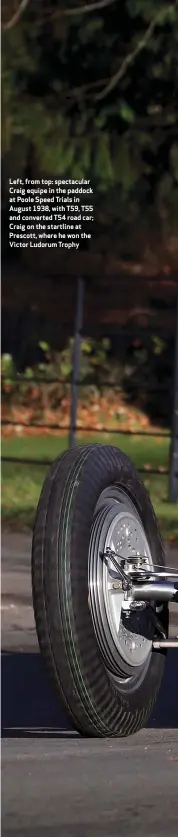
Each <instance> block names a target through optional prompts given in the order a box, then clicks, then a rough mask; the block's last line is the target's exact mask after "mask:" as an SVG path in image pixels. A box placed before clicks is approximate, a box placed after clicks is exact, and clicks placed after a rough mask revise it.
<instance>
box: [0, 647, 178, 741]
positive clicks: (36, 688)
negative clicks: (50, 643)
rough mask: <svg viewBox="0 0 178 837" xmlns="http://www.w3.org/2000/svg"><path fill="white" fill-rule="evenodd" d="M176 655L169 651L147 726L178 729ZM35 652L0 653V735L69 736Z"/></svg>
mask: <svg viewBox="0 0 178 837" xmlns="http://www.w3.org/2000/svg"><path fill="white" fill-rule="evenodd" d="M177 683H178V654H177V651H169V653H168V656H167V662H166V670H165V676H164V680H163V683H162V687H161V690H160V693H159V696H158V700H157V704H156V706H155V709H154V712H153V714H152V717H151V718H150V721H149V724H148V726H149V727H150V728H152V729H153V728H155V729H158V728H161V727H162V728H163V729H166V728H167V729H174V728H178V700H177ZM73 735H74V731H73V730H72V727H71V726H70V723H69V721H68V718H66V716H65V714H64V712H63V710H62V709H61V706H60V704H59V701H58V699H57V697H56V695H55V693H54V692H53V688H52V685H51V683H50V681H49V680H48V677H47V674H46V670H45V668H44V664H43V661H42V658H41V655H40V654H38V653H30V652H28V653H25V652H24V653H23V652H20V653H18V652H4V653H2V737H5V738H7V737H12V736H15V737H17V736H21V737H25V738H27V737H28V736H29V737H33V736H35V737H38V736H39V737H45V738H46V737H50V738H52V737H53V736H55V738H56V737H58V736H59V737H71V736H72V737H73Z"/></svg>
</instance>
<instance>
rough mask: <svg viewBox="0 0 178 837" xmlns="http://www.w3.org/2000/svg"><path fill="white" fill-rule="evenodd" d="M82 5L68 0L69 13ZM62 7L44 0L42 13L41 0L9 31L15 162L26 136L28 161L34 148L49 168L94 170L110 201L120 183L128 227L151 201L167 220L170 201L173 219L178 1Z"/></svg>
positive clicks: (6, 66) (8, 126) (6, 53)
mask: <svg viewBox="0 0 178 837" xmlns="http://www.w3.org/2000/svg"><path fill="white" fill-rule="evenodd" d="M76 4H77V2H76ZM10 7H11V4H9V8H10ZM64 7H65V4H64ZM73 7H74V4H73V0H68V2H67V9H70V8H71V9H72V8H73ZM57 9H58V3H57V0H52V1H51V3H50V8H49V9H47V8H46V3H45V2H44V0H42V3H40V10H39V4H38V3H37V2H36V0H31V2H30V4H28V6H27V9H26V12H24V14H23V15H22V16H21V18H20V20H19V22H18V24H17V25H16V26H15V27H12V29H9V30H8V31H5V32H4V33H3V38H2V143H3V155H4V158H5V160H6V168H7V155H8V161H9V165H10V161H11V160H12V159H13V158H14V154H15V148H16V142H17V138H18V141H19V143H20V146H21V158H22V159H23V160H24V163H23V165H24V166H25V163H26V158H27V154H28V147H29V144H31V145H32V147H33V165H34V167H35V169H36V170H37V169H38V170H39V172H40V171H43V172H46V173H49V172H50V174H54V175H56V174H61V175H62V174H64V175H66V176H67V175H68V174H69V175H70V176H71V175H72V176H73V177H74V178H75V177H76V178H78V177H82V176H85V175H86V176H89V177H91V178H92V179H93V181H94V186H95V188H96V189H97V193H98V195H99V192H100V191H101V193H102V197H101V201H102V200H103V193H104V191H105V192H106V194H107V198H108V201H109V194H110V192H111V195H112V190H113V188H114V186H115V185H116V188H117V205H118V207H119V209H118V215H117V219H118V224H119V223H120V215H121V216H122V219H123V221H124V223H125V224H126V226H127V225H128V219H129V213H130V218H131V223H132V218H133V213H134V216H138V217H139V218H140V219H141V220H142V217H143V215H145V213H146V214H147V215H149V212H150V208H151V207H152V208H153V207H154V210H155V212H156V213H157V216H158V219H161V220H162V207H163V214H164V217H166V218H167V219H169V222H170V225H171V224H172V216H173V215H174V213H175V207H176V202H177V200H178V185H177V184H178V150H177V149H178V106H177V101H178V99H177V89H178V62H177V51H178V4H177V3H176V2H175V3H174V4H173V3H171V0H170V2H168V0H156V3H155V0H120V2H117V3H113V5H111V6H109V7H108V8H107V7H105V8H103V9H101V10H100V11H99V12H97V10H95V11H93V12H92V13H88V15H86V14H85V15H82V13H81V15H80V16H79V15H76V16H75V15H72V16H71V17H70V16H69V15H67V16H66V15H63V16H57ZM9 15H10V13H9ZM7 18H8V14H7V8H6V20H7ZM155 19H156V21H157V24H156V26H155V27H154V28H153V30H152V32H151V34H150V36H149V38H148V39H147V41H145V46H144V48H142V50H141V51H140V52H138V54H137V55H135V57H134V54H135V50H136V49H137V48H138V46H139V44H140V41H142V39H143V38H144V37H145V33H146V31H147V28H148V26H149V25H150V23H151V22H152V21H154V20H155ZM131 55H133V60H131V62H130V63H128V64H126V66H125V71H124V72H123V75H122V77H121V78H120V79H119V80H118V82H117V81H116V83H115V85H114V87H113V89H112V91H111V92H109V93H108V94H107V85H108V83H109V81H110V79H111V78H112V77H114V76H115V74H117V72H118V71H119V70H120V69H121V67H122V65H124V62H125V59H126V58H127V57H128V56H131ZM100 93H103V98H102V99H101V101H100V99H98V98H97V97H98V94H100ZM165 178H168V179H169V188H168V189H167V187H165V183H166V182H167V183H168V179H167V180H165ZM172 194H173V199H172ZM98 200H99V198H98ZM111 203H112V197H111ZM137 208H138V211H137ZM119 213H120V215H119ZM106 215H107V213H106ZM164 235H165V230H164Z"/></svg>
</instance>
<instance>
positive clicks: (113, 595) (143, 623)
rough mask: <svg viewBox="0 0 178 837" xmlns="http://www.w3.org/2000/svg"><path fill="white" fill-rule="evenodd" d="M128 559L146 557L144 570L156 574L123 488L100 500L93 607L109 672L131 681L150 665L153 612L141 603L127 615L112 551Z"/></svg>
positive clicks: (93, 544) (92, 564) (92, 558)
mask: <svg viewBox="0 0 178 837" xmlns="http://www.w3.org/2000/svg"><path fill="white" fill-rule="evenodd" d="M108 548H109V549H111V550H112V551H113V552H115V553H116V554H117V556H118V561H119V563H120V564H121V565H122V566H123V564H124V561H123V559H125V561H126V559H129V557H130V558H131V559H133V558H134V556H135V557H139V555H141V556H144V559H145V561H144V568H145V566H146V567H147V568H149V569H153V562H152V558H151V552H150V548H149V545H148V541H147V538H146V535H145V532H144V529H143V526H142V523H141V520H140V517H139V515H138V512H137V509H136V508H135V506H134V504H133V503H132V501H131V500H130V498H129V497H128V496H127V494H126V492H123V491H121V490H120V489H119V488H117V487H116V486H115V487H111V488H110V489H109V488H108V489H107V491H105V492H103V495H102V496H101V498H100V501H99V503H98V506H97V508H96V513H95V516H94V523H93V527H92V532H91V539H90V548H89V601H90V608H91V614H92V619H93V624H94V629H95V633H96V636H97V640H98V644H99V647H100V650H101V653H102V656H103V657H104V662H105V665H106V667H107V669H108V671H109V672H110V673H111V674H112V675H115V677H117V678H119V677H120V678H122V679H123V678H128V677H129V676H133V674H135V673H136V671H137V672H138V670H139V669H140V668H142V667H143V665H145V664H146V661H147V660H148V659H149V656H150V653H151V648H152V631H153V627H151V620H150V624H149V608H148V607H147V606H146V605H145V603H144V602H143V603H141V604H140V603H139V605H138V606H137V605H136V606H135V608H134V609H133V610H132V611H131V612H127V610H125V609H124V591H123V586H122V582H120V581H118V573H117V572H116V569H115V567H114V565H113V562H112V557H109V558H108V560H106V557H105V558H104V559H103V554H104V555H105V556H106V551H107V549H108Z"/></svg>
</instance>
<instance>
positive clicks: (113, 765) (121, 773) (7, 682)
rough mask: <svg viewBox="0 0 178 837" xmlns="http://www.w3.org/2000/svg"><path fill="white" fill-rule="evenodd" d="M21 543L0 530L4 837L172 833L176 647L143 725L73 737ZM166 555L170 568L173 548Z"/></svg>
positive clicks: (175, 830) (176, 777)
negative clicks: (50, 673) (123, 735)
mask: <svg viewBox="0 0 178 837" xmlns="http://www.w3.org/2000/svg"><path fill="white" fill-rule="evenodd" d="M30 547H31V540H30V537H29V535H28V534H23V535H14V534H13V533H7V532H4V533H3V534H2V605H1V606H2V727H3V732H2V735H3V741H2V835H3V837H13V835H14V837H15V836H16V837H32V835H33V837H116V835H118V837H125V835H126V834H128V831H130V833H131V837H143V835H144V837H148V835H149V837H150V835H151V837H157V835H160V837H167V835H168V833H169V837H177V834H178V792H177V788H178V689H177V684H178V652H177V650H175V651H169V653H168V656H167V663H166V671H165V677H164V682H163V684H162V688H161V691H160V694H159V697H158V701H157V706H156V707H155V710H154V712H153V716H152V718H151V719H150V722H149V726H148V729H146V730H143V731H141V732H140V733H139V734H137V735H135V736H133V737H131V738H129V739H124V740H117V739H116V740H112V739H110V740H104V741H100V740H99V739H97V740H93V741H90V740H88V739H81V738H80V737H79V736H78V735H77V733H76V732H75V731H74V730H72V729H71V728H70V725H69V723H68V719H67V718H66V717H65V715H64V713H63V711H62V709H61V707H60V706H59V703H58V701H57V699H56V695H54V694H53V692H52V689H51V684H50V683H49V682H48V679H47V677H46V671H45V670H44V667H43V663H42V660H41V656H40V654H39V652H38V646H37V640H36V634H35V628H34V621H33V611H32V603H31V583H30ZM167 562H169V564H170V565H171V566H176V565H177V566H178V549H175V550H172V549H171V550H170V552H169V553H167ZM171 634H174V635H175V634H178V620H177V616H176V610H175V609H172V612H171Z"/></svg>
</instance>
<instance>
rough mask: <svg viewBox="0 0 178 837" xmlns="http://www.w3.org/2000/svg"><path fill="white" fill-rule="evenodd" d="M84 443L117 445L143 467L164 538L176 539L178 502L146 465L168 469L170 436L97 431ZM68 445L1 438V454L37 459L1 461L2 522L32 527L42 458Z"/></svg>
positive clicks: (59, 440) (42, 438) (64, 440)
mask: <svg viewBox="0 0 178 837" xmlns="http://www.w3.org/2000/svg"><path fill="white" fill-rule="evenodd" d="M78 441H80V442H82V441H84V442H85V443H86V442H87V441H89V442H94V441H95V442H96V441H97V442H103V443H104V444H114V445H116V446H117V447H120V448H121V449H122V450H123V451H124V452H125V453H127V455H128V456H129V457H130V458H131V459H132V461H133V462H134V464H135V466H136V467H137V468H138V469H139V468H145V466H146V470H145V473H144V475H143V474H142V479H143V480H144V484H145V486H146V488H147V490H148V492H149V494H150V496H151V500H152V503H153V506H154V509H155V513H156V515H157V518H158V521H159V524H160V528H161V532H162V536H163V537H164V539H165V540H166V539H170V540H178V504H177V503H176V504H171V503H169V502H168V477H167V476H166V475H164V474H162V473H159V474H158V475H151V474H150V473H149V469H150V468H152V469H156V468H159V467H161V468H163V469H168V464H169V439H168V438H162V439H161V438H157V439H155V438H147V437H146V438H145V437H144V438H141V437H139V436H132V437H131V436H122V435H115V434H114V435H112V434H111V435H110V436H108V435H107V436H106V434H105V435H104V434H101V435H99V434H97V436H94V435H93V436H90V438H89V439H87V438H85V439H84V440H82V439H81V438H80V439H78ZM67 446H68V439H67V438H66V437H56V436H29V437H25V436H24V437H20V438H16V437H11V438H7V437H6V438H3V440H2V456H8V457H17V458H18V457H21V458H26V459H31V460H33V459H38V460H39V464H38V465H34V464H25V463H24V464H19V463H9V462H8V463H7V462H2V524H4V525H7V526H11V527H15V526H16V527H19V528H20V527H22V526H27V527H32V526H33V521H34V515H35V510H36V506H37V502H38V499H39V495H40V491H41V488H42V484H43V481H44V477H45V474H46V473H47V471H48V466H44V465H43V464H40V463H41V460H43V459H45V460H49V461H53V460H54V459H55V458H56V457H57V456H58V455H59V454H60V453H62V451H63V450H65V449H66V447H67Z"/></svg>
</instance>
